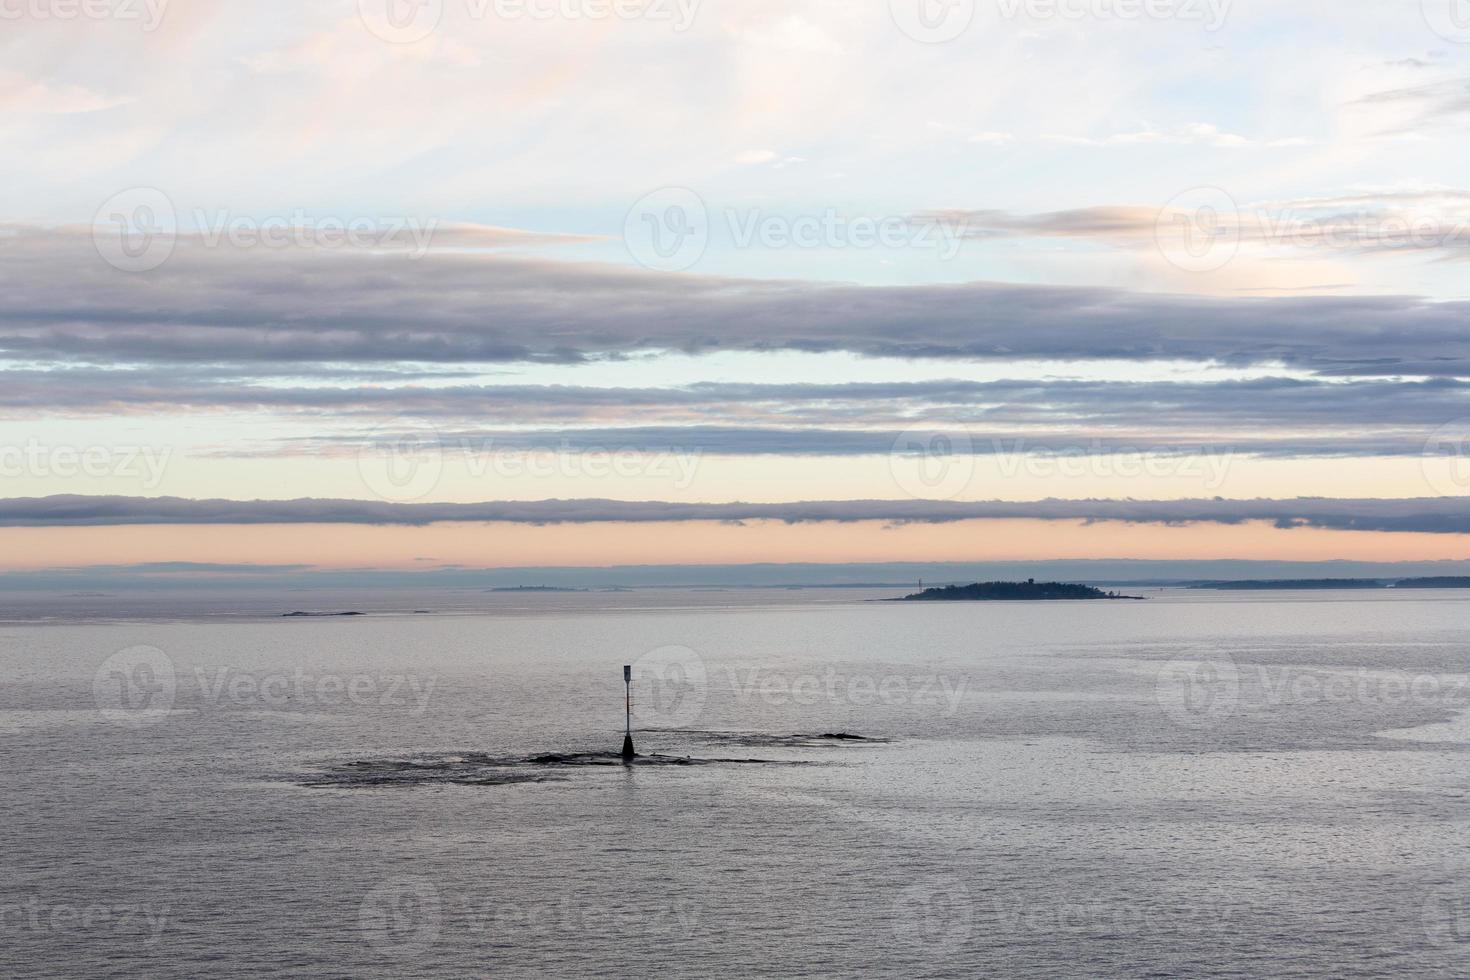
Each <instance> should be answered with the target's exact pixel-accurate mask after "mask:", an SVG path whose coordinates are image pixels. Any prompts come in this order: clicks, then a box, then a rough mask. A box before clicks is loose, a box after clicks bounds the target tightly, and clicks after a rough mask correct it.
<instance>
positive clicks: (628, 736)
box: [623, 666, 633, 763]
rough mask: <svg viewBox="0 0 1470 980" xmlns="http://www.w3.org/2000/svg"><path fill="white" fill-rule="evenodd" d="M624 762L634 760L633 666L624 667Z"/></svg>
mask: <svg viewBox="0 0 1470 980" xmlns="http://www.w3.org/2000/svg"><path fill="white" fill-rule="evenodd" d="M623 694H624V699H623V724H624V727H623V762H625V763H628V762H632V761H633V668H632V667H629V666H624V667H623Z"/></svg>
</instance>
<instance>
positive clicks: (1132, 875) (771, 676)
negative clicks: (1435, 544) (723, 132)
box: [0, 588, 1470, 980]
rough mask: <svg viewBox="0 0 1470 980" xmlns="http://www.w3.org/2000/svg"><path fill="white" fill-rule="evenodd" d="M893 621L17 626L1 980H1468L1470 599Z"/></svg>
mask: <svg viewBox="0 0 1470 980" xmlns="http://www.w3.org/2000/svg"><path fill="white" fill-rule="evenodd" d="M901 591H902V590H893V589H851V588H849V589H798V590H762V589H744V590H741V589H729V590H719V589H709V590H679V589H641V590H636V591H605V592H576V593H561V592H546V593H539V592H517V593H483V592H469V591H466V592H457V593H445V594H439V593H428V592H414V593H403V594H389V593H379V594H375V595H372V596H362V595H354V594H351V593H332V592H295V593H289V594H280V593H274V594H273V593H269V592H260V591H243V592H242V593H239V594H220V595H214V594H206V593H201V592H196V591H193V590H184V589H181V590H178V591H174V592H162V593H141V592H140V593H137V594H133V595H98V594H83V595H68V596H52V595H43V594H40V593H25V592H21V593H11V594H7V595H5V596H3V597H0V756H3V764H0V807H3V820H0V862H3V865H0V866H3V872H4V873H3V877H0V976H5V977H160V978H189V980H196V978H204V977H226V978H235V977H241V978H243V977H384V978H388V977H392V978H400V977H432V978H441V977H442V978H469V977H492V976H493V977H598V978H605V977H780V978H792V977H868V976H871V977H956V978H959V977H964V978H973V977H1038V978H1042V977H1044V978H1057V977H1308V976H1310V977H1318V976H1332V977H1366V976H1395V977H1447V976H1457V975H1458V976H1463V975H1465V974H1466V973H1467V971H1470V966H1467V964H1470V956H1467V954H1470V874H1467V865H1470V848H1467V843H1470V786H1467V782H1470V715H1467V713H1466V709H1467V707H1470V592H1455V591H1444V592H1440V591H1413V592H1410V591H1407V590H1406V591H1395V590H1382V591H1373V592H1371V593H1365V592H1362V591H1351V592H1335V591H1313V592H1206V591H1194V590H1187V589H1156V588H1150V589H1144V590H1137V589H1135V590H1128V591H1131V592H1132V594H1137V595H1140V596H1143V597H1144V599H1143V601H1090V602H1030V603H1028V602H979V603H900V602H888V601H883V600H884V599H886V598H889V597H892V596H894V595H897V594H901ZM348 612H350V613H357V614H358V615H336V614H338V613H348ZM287 613H305V614H308V615H295V616H288V615H285V614H287ZM625 665H627V666H629V667H631V668H632V669H631V680H630V681H629V683H628V684H627V685H626V686H625V683H624V675H623V668H624V666H625ZM625 729H631V733H632V738H633V740H634V743H635V748H636V752H637V756H636V757H635V758H634V759H633V761H632V762H631V763H630V764H624V763H623V761H622V760H621V759H620V757H619V750H620V748H621V745H622V741H623V738H624V734H625Z"/></svg>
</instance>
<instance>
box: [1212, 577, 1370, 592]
mask: <svg viewBox="0 0 1470 980" xmlns="http://www.w3.org/2000/svg"><path fill="white" fill-rule="evenodd" d="M1190 588H1191V589H1214V590H1217V591H1227V592H1228V591H1243V592H1251V591H1256V590H1269V589H1383V588H1387V586H1386V585H1385V584H1384V583H1383V582H1382V581H1381V580H1379V579H1370V578H1286V579H1246V580H1242V581H1239V582H1201V583H1199V584H1198V585H1191V586H1190Z"/></svg>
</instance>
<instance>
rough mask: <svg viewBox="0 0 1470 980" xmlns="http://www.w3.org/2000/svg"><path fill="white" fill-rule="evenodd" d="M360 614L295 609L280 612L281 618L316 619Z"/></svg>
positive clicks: (357, 614) (358, 613)
mask: <svg viewBox="0 0 1470 980" xmlns="http://www.w3.org/2000/svg"><path fill="white" fill-rule="evenodd" d="M361 615H362V613H360V612H301V611H300V610H297V611H296V612H288V613H281V618H282V619H302V618H305V619H317V618H320V617H331V616H361Z"/></svg>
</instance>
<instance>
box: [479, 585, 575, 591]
mask: <svg viewBox="0 0 1470 980" xmlns="http://www.w3.org/2000/svg"><path fill="white" fill-rule="evenodd" d="M485 591H486V592H586V591H587V590H586V589H567V588H562V587H561V586H557V585H502V586H500V587H499V588H494V589H486V590H485Z"/></svg>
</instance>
